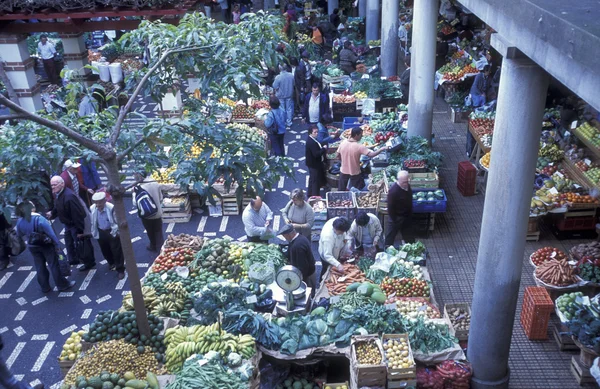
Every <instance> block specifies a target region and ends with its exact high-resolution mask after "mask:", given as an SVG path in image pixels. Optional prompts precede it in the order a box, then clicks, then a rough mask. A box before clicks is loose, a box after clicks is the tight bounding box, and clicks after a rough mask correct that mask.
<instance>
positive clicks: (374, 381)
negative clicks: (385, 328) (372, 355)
mask: <svg viewBox="0 0 600 389" xmlns="http://www.w3.org/2000/svg"><path fill="white" fill-rule="evenodd" d="M361 342H375V344H376V345H377V348H378V349H379V352H380V353H381V357H382V363H381V364H379V365H360V364H359V363H358V360H357V359H356V345H357V344H360V343H361ZM351 343H352V344H351V346H352V350H351V358H352V360H351V365H352V366H354V367H355V368H356V377H357V383H358V387H359V388H360V387H362V386H385V383H386V378H387V375H386V374H387V369H386V365H385V363H384V362H383V358H384V353H383V348H382V347H381V341H380V340H379V336H377V335H364V336H353V337H352V342H351Z"/></svg>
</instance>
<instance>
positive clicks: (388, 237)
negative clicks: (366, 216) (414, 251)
mask: <svg viewBox="0 0 600 389" xmlns="http://www.w3.org/2000/svg"><path fill="white" fill-rule="evenodd" d="M410 219H411V218H410V217H404V218H400V219H397V220H392V219H389V221H388V223H387V225H386V229H385V231H386V234H385V245H386V246H393V245H394V241H395V240H396V235H398V233H400V239H403V240H404V241H406V242H410V241H411V240H412V233H411V230H410Z"/></svg>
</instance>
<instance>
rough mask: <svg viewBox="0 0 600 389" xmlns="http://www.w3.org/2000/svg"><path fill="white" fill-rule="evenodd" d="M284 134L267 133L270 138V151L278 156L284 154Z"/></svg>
mask: <svg viewBox="0 0 600 389" xmlns="http://www.w3.org/2000/svg"><path fill="white" fill-rule="evenodd" d="M284 136H285V134H269V138H270V139H271V152H272V154H273V155H275V156H278V157H284V156H285V147H284V146H283V137H284Z"/></svg>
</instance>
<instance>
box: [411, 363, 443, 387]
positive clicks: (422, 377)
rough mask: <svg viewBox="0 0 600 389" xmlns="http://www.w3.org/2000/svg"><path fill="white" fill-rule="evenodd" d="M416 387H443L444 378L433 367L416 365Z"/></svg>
mask: <svg viewBox="0 0 600 389" xmlns="http://www.w3.org/2000/svg"><path fill="white" fill-rule="evenodd" d="M417 387H418V388H420V389H444V378H443V377H442V376H441V375H440V373H439V372H438V371H437V369H435V368H431V367H417Z"/></svg>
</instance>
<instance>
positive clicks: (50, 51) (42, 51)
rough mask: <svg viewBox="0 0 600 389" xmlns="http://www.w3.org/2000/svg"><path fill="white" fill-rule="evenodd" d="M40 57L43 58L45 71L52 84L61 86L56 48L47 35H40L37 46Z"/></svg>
mask: <svg viewBox="0 0 600 389" xmlns="http://www.w3.org/2000/svg"><path fill="white" fill-rule="evenodd" d="M37 52H38V55H39V56H40V57H41V58H42V62H43V64H44V71H45V72H46V75H47V76H48V81H49V82H50V84H54V85H58V86H61V85H60V78H59V77H58V71H57V70H56V63H55V62H54V57H55V56H56V48H55V47H54V44H53V43H52V42H50V41H49V40H48V36H47V35H46V34H42V35H40V41H39V42H38V46H37Z"/></svg>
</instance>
